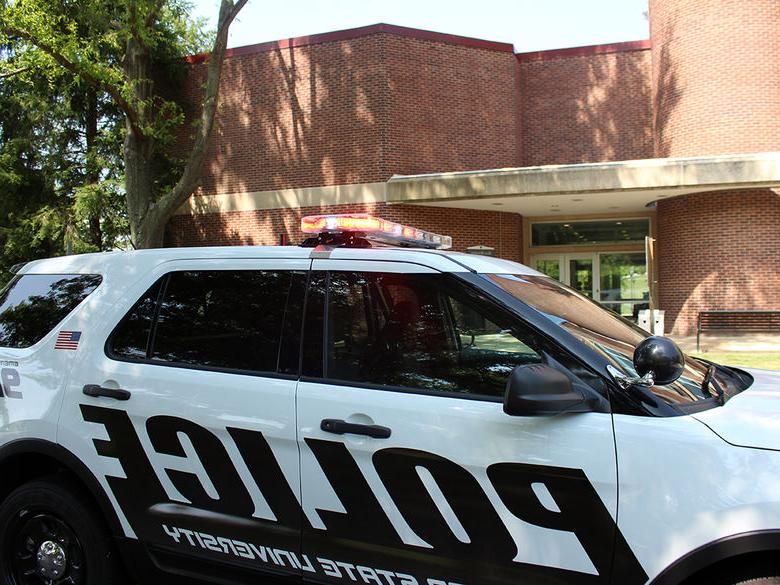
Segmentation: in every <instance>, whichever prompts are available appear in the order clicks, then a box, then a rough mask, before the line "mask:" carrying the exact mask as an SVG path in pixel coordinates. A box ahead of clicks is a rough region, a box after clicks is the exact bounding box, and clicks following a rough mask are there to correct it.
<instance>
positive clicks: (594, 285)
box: [532, 252, 650, 321]
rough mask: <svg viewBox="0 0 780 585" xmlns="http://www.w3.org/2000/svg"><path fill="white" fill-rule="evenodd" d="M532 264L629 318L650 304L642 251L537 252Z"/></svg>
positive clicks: (644, 257) (644, 259) (633, 319)
mask: <svg viewBox="0 0 780 585" xmlns="http://www.w3.org/2000/svg"><path fill="white" fill-rule="evenodd" d="M532 265H533V267H534V268H535V269H536V270H538V271H539V272H543V273H544V274H546V275H548V276H551V277H553V278H555V279H556V280H560V281H561V282H563V283H565V284H568V285H569V286H570V287H572V288H573V289H575V290H576V291H578V292H579V293H581V294H583V295H585V296H586V297H589V298H591V299H596V300H597V301H599V302H600V303H601V304H603V305H604V306H605V307H606V308H608V309H610V310H612V311H615V312H616V313H618V314H620V315H622V316H623V317H626V318H627V319H631V320H632V321H636V320H637V316H638V313H639V311H640V310H642V309H647V308H649V307H650V288H649V283H648V278H647V260H646V256H645V253H644V252H582V253H576V254H537V255H535V256H534V257H533V261H532Z"/></svg>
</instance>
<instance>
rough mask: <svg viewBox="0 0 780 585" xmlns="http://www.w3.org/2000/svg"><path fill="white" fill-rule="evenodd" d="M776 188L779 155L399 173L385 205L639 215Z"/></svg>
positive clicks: (391, 183)
mask: <svg viewBox="0 0 780 585" xmlns="http://www.w3.org/2000/svg"><path fill="white" fill-rule="evenodd" d="M760 187H780V152H765V153H757V154H742V155H721V156H705V157H691V158H659V159H645V160H630V161H617V162H606V163H588V164H571V165H547V166H539V167H522V168H509V169H495V170H485V171H465V172H454V173H433V174H425V175H396V176H393V177H392V178H391V179H390V180H389V181H388V183H387V202H388V203H405V204H420V205H429V206H442V207H460V208H466V209H492V210H494V211H509V212H516V213H522V214H523V215H528V216H542V215H550V214H551V213H564V214H577V213H583V214H585V213H620V212H625V211H640V210H643V209H645V208H646V207H648V206H652V204H653V203H654V202H656V201H658V200H660V199H664V198H667V197H675V196H678V195H686V194H689V193H696V192H704V191H722V190H733V189H749V188H760Z"/></svg>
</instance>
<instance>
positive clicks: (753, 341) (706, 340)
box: [671, 333, 780, 353]
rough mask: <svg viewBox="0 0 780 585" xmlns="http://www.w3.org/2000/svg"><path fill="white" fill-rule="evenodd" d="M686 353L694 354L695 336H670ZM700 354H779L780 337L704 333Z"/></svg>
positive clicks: (775, 335) (762, 334)
mask: <svg viewBox="0 0 780 585" xmlns="http://www.w3.org/2000/svg"><path fill="white" fill-rule="evenodd" d="M671 337H672V339H674V340H675V341H676V342H677V344H678V345H679V346H680V347H681V348H682V350H683V351H684V352H686V353H695V352H696V336H695V335H688V336H671ZM700 351H701V352H703V353H706V352H710V351H711V352H739V351H745V352H762V351H769V352H780V335H777V334H772V333H746V334H730V335H723V334H718V333H705V334H703V335H702V336H701V349H700Z"/></svg>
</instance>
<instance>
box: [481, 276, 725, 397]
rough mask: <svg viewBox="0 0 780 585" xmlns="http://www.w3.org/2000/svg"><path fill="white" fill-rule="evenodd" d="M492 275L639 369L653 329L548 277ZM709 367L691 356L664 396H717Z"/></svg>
mask: <svg viewBox="0 0 780 585" xmlns="http://www.w3.org/2000/svg"><path fill="white" fill-rule="evenodd" d="M485 276H486V277H487V278H488V279H490V280H491V281H493V282H494V283H495V284H497V285H498V286H500V287H501V288H502V289H504V290H505V291H507V292H508V293H510V294H511V295H512V296H514V297H516V298H517V299H519V300H521V301H522V302H523V303H525V304H526V305H529V306H531V307H533V308H534V309H536V310H537V311H539V312H541V313H542V314H543V315H544V316H545V317H547V318H548V319H550V320H551V321H553V322H554V323H555V324H557V325H560V326H561V327H563V328H564V329H566V330H567V331H568V332H569V333H571V334H572V335H574V336H575V337H577V338H578V339H579V340H580V341H582V342H584V343H586V344H588V345H590V346H591V347H593V348H595V349H596V350H597V351H599V352H600V353H602V354H603V355H604V356H606V357H607V359H609V360H610V361H611V362H612V363H613V364H614V365H615V366H616V367H618V368H620V369H622V370H624V371H625V372H626V373H627V374H628V375H629V376H637V375H638V374H637V372H636V371H635V370H634V364H633V356H634V349H635V348H636V346H637V345H638V344H639V342H640V341H642V340H643V339H645V338H646V337H648V335H649V333H647V332H646V331H644V330H643V329H640V328H639V327H637V326H636V325H634V324H633V323H631V322H630V321H628V320H626V319H624V318H623V317H621V316H619V315H617V314H615V313H613V312H611V311H608V310H606V309H605V308H604V307H602V306H601V305H599V304H598V303H596V302H595V301H593V300H591V299H589V298H587V297H585V296H583V295H581V294H579V293H577V292H575V291H574V290H572V289H570V288H568V287H567V286H565V285H563V284H561V283H560V282H558V281H557V280H554V279H552V278H550V277H548V276H532V275H526V274H523V275H516V274H486V275H485ZM706 375H707V366H706V365H705V364H703V363H701V362H699V361H698V360H695V359H693V358H690V357H688V356H686V359H685V370H684V372H683V374H682V376H680V378H679V379H678V380H677V381H676V382H673V383H671V384H667V385H666V386H655V387H653V393H654V394H655V395H656V396H657V397H658V398H660V399H661V400H663V401H665V402H667V403H669V404H676V405H684V404H685V403H690V402H695V401H699V400H704V399H709V398H713V397H714V396H715V390H712V391H710V390H709V389H705V388H704V386H705V385H704V379H705V376H706Z"/></svg>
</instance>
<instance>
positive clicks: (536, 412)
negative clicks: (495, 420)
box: [504, 364, 591, 416]
mask: <svg viewBox="0 0 780 585" xmlns="http://www.w3.org/2000/svg"><path fill="white" fill-rule="evenodd" d="M590 410H591V409H590V407H589V406H588V404H587V402H586V400H585V396H583V395H582V393H581V392H579V391H577V390H576V389H575V388H574V387H573V386H572V383H571V380H569V378H568V377H567V376H566V375H565V374H563V373H562V372H559V371H558V370H556V369H554V368H551V367H550V366H546V365H543V364H531V365H525V366H517V367H516V368H515V369H514V370H512V374H511V375H510V376H509V380H508V381H507V383H506V392H505V393H504V412H505V413H507V414H508V415H510V416H549V415H554V414H560V413H563V412H589V411H590Z"/></svg>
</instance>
